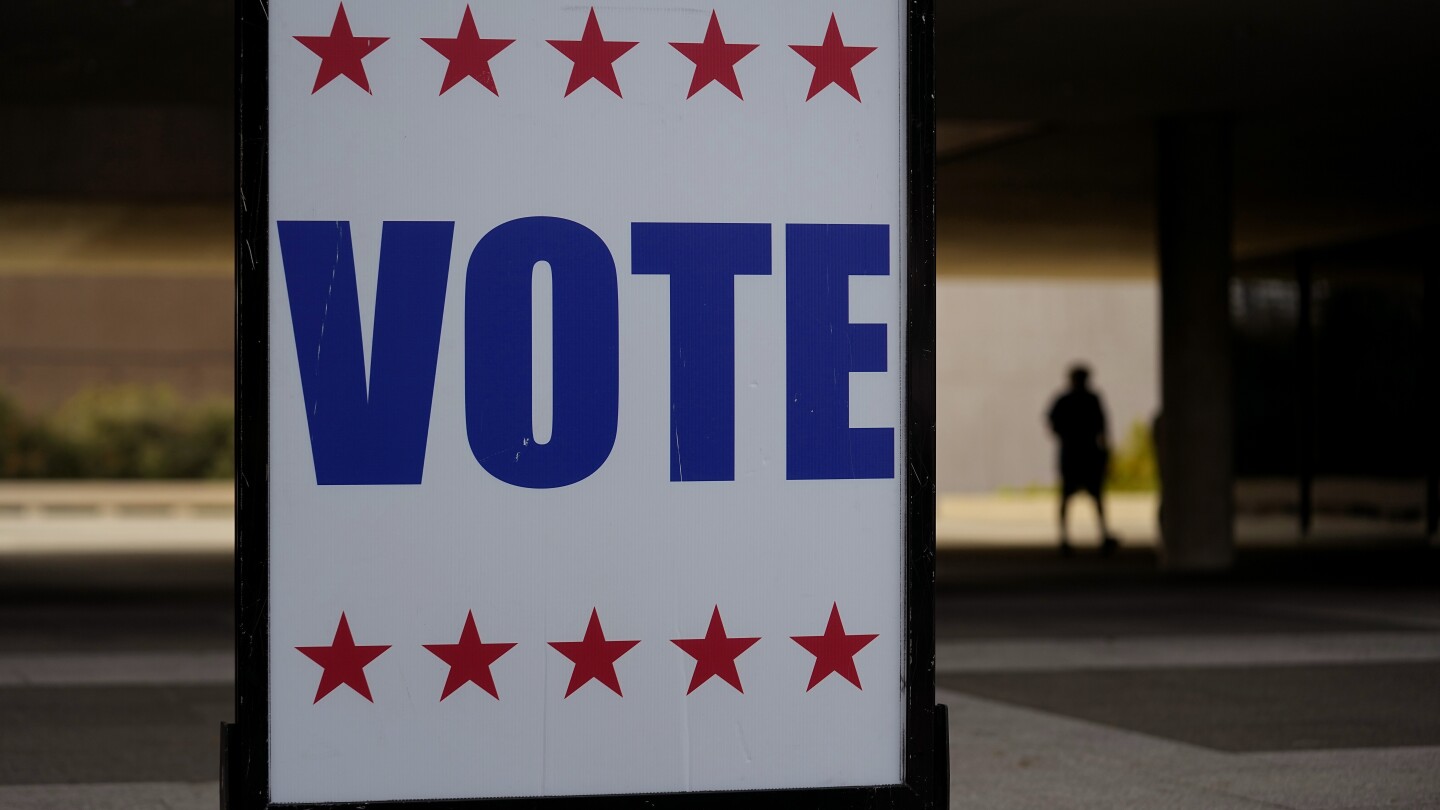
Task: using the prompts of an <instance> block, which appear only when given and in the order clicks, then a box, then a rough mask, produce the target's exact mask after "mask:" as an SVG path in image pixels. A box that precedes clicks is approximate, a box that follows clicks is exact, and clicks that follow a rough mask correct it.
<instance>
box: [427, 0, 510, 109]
mask: <svg viewBox="0 0 1440 810" xmlns="http://www.w3.org/2000/svg"><path fill="white" fill-rule="evenodd" d="M420 39H421V40H422V41H423V42H424V43H425V44H426V45H429V46H430V47H432V48H434V49H435V50H437V51H439V52H440V55H441V56H444V57H445V58H446V59H449V60H450V65H449V67H447V68H445V81H444V83H443V84H441V86H440V95H442V96H443V95H445V91H446V90H449V89H450V88H452V87H454V86H455V85H457V84H459V83H460V82H461V80H463V79H464V78H465V77H467V76H468V77H470V78H472V79H474V80H475V81H477V82H479V83H480V84H481V86H483V87H484V88H485V89H486V90H489V91H490V92H492V93H494V94H495V95H497V96H498V95H500V91H499V90H497V89H495V77H494V76H493V75H491V73H490V60H491V59H492V58H494V56H495V55H496V54H498V53H500V52H501V51H503V50H505V49H506V48H508V47H510V44H511V43H512V42H514V41H515V40H513V39H481V38H480V32H479V31H477V30H476V29H475V15H473V14H471V13H470V7H469V6H466V7H465V17H464V19H462V20H461V21H460V32H459V33H458V34H456V35H455V36H453V37H421V38H420Z"/></svg>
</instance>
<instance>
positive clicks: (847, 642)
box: [791, 604, 878, 692]
mask: <svg viewBox="0 0 1440 810" xmlns="http://www.w3.org/2000/svg"><path fill="white" fill-rule="evenodd" d="M877 635H878V634H876V633H871V634H868V635H860V634H856V635H846V634H845V625H844V624H843V623H841V621H840V607H839V606H838V605H834V604H832V605H831V606H830V621H828V622H826V623H825V635H823V636H791V638H793V639H795V643H796V644H799V645H800V646H801V647H804V648H805V649H806V650H808V651H809V652H810V654H811V655H813V656H815V668H814V669H813V670H811V671H810V685H809V686H807V687H805V691H806V692H809V691H810V690H811V689H814V688H815V684H817V683H820V682H821V681H823V680H825V679H826V678H828V677H830V673H832V672H834V673H838V674H839V675H840V677H842V678H844V679H845V680H847V681H849V682H850V683H853V684H855V687H856V688H857V689H864V688H865V687H863V686H861V685H860V673H858V672H856V671H855V653H858V652H860V651H861V650H863V649H865V645H866V644H869V643H870V642H872V641H874V640H875V638H876V636H877Z"/></svg>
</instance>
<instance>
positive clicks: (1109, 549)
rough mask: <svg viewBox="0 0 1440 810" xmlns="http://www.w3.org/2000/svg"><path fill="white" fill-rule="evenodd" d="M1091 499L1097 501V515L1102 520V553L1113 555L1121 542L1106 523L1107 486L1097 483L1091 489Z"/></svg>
mask: <svg viewBox="0 0 1440 810" xmlns="http://www.w3.org/2000/svg"><path fill="white" fill-rule="evenodd" d="M1090 497H1092V498H1094V499H1095V514H1096V516H1097V517H1099V519H1100V553H1101V554H1111V553H1113V552H1114V551H1115V549H1117V548H1119V546H1120V541H1119V540H1116V539H1115V536H1114V535H1112V534H1110V526H1109V525H1108V524H1107V523H1106V522H1105V486H1104V484H1103V483H1100V482H1097V483H1095V485H1094V486H1093V487H1091V488H1090Z"/></svg>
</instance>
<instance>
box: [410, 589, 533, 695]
mask: <svg viewBox="0 0 1440 810" xmlns="http://www.w3.org/2000/svg"><path fill="white" fill-rule="evenodd" d="M514 646H515V645H514V644H507V643H495V644H486V643H484V642H483V641H481V640H480V631H479V630H476V629H475V613H474V611H471V612H469V613H467V614H465V628H464V629H463V630H461V631H460V641H459V642H458V643H455V644H426V645H425V649H427V650H429V651H430V652H432V653H435V655H436V656H437V657H438V658H439V659H440V660H441V661H444V662H445V663H447V664H449V665H450V675H449V677H447V678H446V679H445V691H444V692H442V693H441V694H440V699H441V700H444V699H445V698H447V697H450V693H452V692H454V691H455V690H456V689H459V688H460V687H462V686H464V685H465V684H467V683H473V684H475V685H476V686H478V687H480V688H481V689H484V690H485V691H486V692H489V693H490V696H491V697H493V698H495V699H496V700H499V699H500V693H499V692H497V691H495V678H494V677H492V676H491V675H490V665H491V664H493V663H495V661H496V659H498V658H499V657H500V656H502V655H504V654H505V653H507V652H510V648H511V647H514Z"/></svg>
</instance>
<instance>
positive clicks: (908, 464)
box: [900, 0, 950, 806]
mask: <svg viewBox="0 0 1440 810" xmlns="http://www.w3.org/2000/svg"><path fill="white" fill-rule="evenodd" d="M907 29H908V30H907V34H906V38H907V41H906V51H907V54H906V99H905V106H906V110H905V121H906V141H905V152H906V171H907V173H908V177H907V200H906V208H907V210H908V222H907V227H906V239H907V252H906V265H907V266H906V276H905V293H906V301H905V344H904V345H905V356H904V363H905V468H904V469H903V470H901V471H900V474H901V475H902V476H904V479H903V480H904V481H905V628H906V639H905V641H906V667H905V669H906V679H905V685H906V689H905V703H906V705H905V784H906V785H907V786H908V787H909V788H911V789H912V790H913V791H915V793H916V795H917V796H919V797H921V800H922V801H923V802H925V804H926V805H927V806H928V805H930V804H931V802H932V801H938V800H939V799H938V794H937V793H936V791H935V787H936V786H937V785H938V784H945V785H946V786H947V787H946V796H945V799H946V802H945V805H944V806H948V803H949V802H948V783H949V779H948V770H949V767H950V762H949V756H948V754H946V755H945V756H944V759H941V758H940V754H941V752H939V751H937V750H936V746H935V739H936V734H937V710H936V705H935V271H936V268H935V55H934V48H935V14H934V3H933V0H909V9H908V21H907ZM942 716H943V715H942ZM943 728H944V729H945V730H946V731H947V733H948V726H946V727H943Z"/></svg>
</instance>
